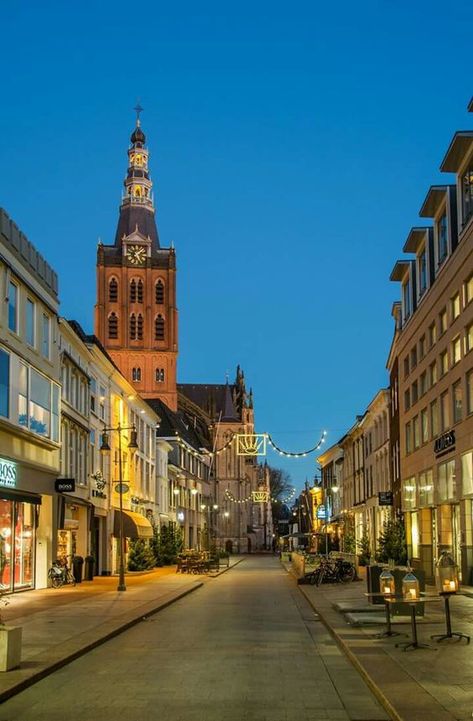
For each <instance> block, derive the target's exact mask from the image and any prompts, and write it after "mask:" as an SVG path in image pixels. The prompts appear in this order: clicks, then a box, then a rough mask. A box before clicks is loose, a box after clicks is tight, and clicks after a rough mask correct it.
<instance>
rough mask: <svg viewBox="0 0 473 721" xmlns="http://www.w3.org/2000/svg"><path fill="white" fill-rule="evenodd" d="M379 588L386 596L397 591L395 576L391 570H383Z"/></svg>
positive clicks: (392, 594)
mask: <svg viewBox="0 0 473 721" xmlns="http://www.w3.org/2000/svg"><path fill="white" fill-rule="evenodd" d="M379 588H380V590H381V593H384V595H385V596H394V594H395V592H396V588H395V584H394V576H393V574H392V573H391V571H388V570H386V571H383V572H382V574H381V575H380V577H379Z"/></svg>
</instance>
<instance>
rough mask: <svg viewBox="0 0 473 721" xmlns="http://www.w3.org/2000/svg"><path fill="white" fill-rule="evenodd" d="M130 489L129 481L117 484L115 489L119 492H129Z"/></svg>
mask: <svg viewBox="0 0 473 721" xmlns="http://www.w3.org/2000/svg"><path fill="white" fill-rule="evenodd" d="M129 490H130V486H129V485H128V484H127V483H117V485H116V486H115V491H116V492H117V493H128V491H129Z"/></svg>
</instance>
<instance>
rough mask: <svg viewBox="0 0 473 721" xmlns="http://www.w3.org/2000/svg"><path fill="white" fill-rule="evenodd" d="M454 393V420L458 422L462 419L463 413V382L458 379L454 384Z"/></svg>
mask: <svg viewBox="0 0 473 721" xmlns="http://www.w3.org/2000/svg"><path fill="white" fill-rule="evenodd" d="M452 393H453V422H454V423H458V422H459V421H461V419H462V413H463V390H462V382H461V381H457V382H456V383H454V384H453V386H452Z"/></svg>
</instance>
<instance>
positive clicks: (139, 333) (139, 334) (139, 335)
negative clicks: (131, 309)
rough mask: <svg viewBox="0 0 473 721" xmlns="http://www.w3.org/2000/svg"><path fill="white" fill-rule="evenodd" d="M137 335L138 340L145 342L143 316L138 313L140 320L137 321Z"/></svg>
mask: <svg viewBox="0 0 473 721" xmlns="http://www.w3.org/2000/svg"><path fill="white" fill-rule="evenodd" d="M136 335H137V338H138V340H143V316H142V315H141V313H138V318H137V319H136Z"/></svg>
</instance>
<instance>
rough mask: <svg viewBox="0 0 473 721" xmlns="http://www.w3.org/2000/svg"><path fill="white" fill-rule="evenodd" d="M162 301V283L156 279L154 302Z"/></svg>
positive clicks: (160, 303)
mask: <svg viewBox="0 0 473 721" xmlns="http://www.w3.org/2000/svg"><path fill="white" fill-rule="evenodd" d="M163 303H164V285H163V281H162V280H158V282H157V283H156V304H157V305H163Z"/></svg>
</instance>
